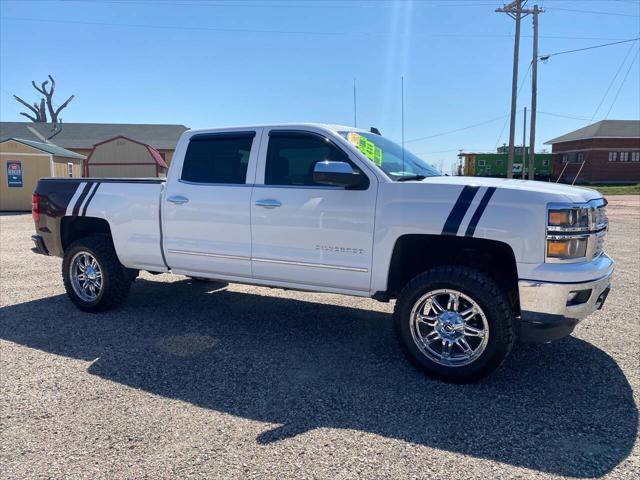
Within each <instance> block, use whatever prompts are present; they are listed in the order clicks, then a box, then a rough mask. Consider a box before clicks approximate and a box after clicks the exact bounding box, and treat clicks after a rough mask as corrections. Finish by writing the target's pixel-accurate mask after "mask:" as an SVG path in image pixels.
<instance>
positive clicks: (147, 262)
mask: <svg viewBox="0 0 640 480" xmlns="http://www.w3.org/2000/svg"><path fill="white" fill-rule="evenodd" d="M164 182H165V179H163V178H43V179H41V180H40V181H38V184H37V186H36V189H35V192H34V193H36V194H37V195H38V197H37V202H38V210H39V218H38V221H37V223H36V230H37V234H38V235H40V236H42V238H43V240H44V244H45V245H46V248H47V251H48V253H49V254H50V255H55V256H62V255H63V251H64V246H65V237H66V236H67V233H68V232H69V231H72V230H73V229H78V228H83V225H86V224H87V223H88V222H101V221H103V222H104V225H105V228H106V229H108V230H109V234H110V235H111V236H112V238H113V243H114V246H115V247H116V252H117V254H118V258H119V259H120V262H121V263H122V264H123V265H126V266H127V267H129V268H139V269H145V270H155V271H165V270H166V267H165V262H164V258H163V253H162V250H161V240H162V234H161V224H160V194H161V192H162V188H163V185H164ZM116 225H117V228H115V226H116ZM109 226H112V227H113V228H110V227H109Z"/></svg>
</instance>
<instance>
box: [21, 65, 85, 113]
mask: <svg viewBox="0 0 640 480" xmlns="http://www.w3.org/2000/svg"><path fill="white" fill-rule="evenodd" d="M48 77H49V80H45V81H44V82H42V83H41V84H40V86H38V85H36V82H35V81H32V82H31V85H33V88H35V89H36V90H37V91H38V92H40V93H41V94H42V95H44V97H43V98H41V99H40V103H38V102H34V103H33V105H29V103H27V102H25V101H24V100H23V99H21V98H20V97H18V96H17V95H14V96H13V98H15V99H16V100H17V101H18V102H20V103H21V104H22V105H24V106H25V107H27V108H28V109H29V110H30V111H31V112H32V113H33V115H30V114H29V113H26V112H20V115H24V116H25V117H27V118H28V119H29V120H31V121H32V122H47V121H51V122H52V123H58V122H59V119H58V115H59V114H60V112H61V111H62V109H63V108H65V107H66V106H67V105H69V102H70V101H71V100H73V99H74V97H75V95H71V96H70V97H69V98H67V100H66V101H65V102H64V103H63V104H62V105H60V106H59V107H58V108H54V107H53V92H54V90H55V88H56V81H55V80H54V79H53V77H52V76H51V75H48ZM49 81H51V86H50V87H49V88H48V89H47V85H48V84H49ZM47 112H48V113H49V120H47Z"/></svg>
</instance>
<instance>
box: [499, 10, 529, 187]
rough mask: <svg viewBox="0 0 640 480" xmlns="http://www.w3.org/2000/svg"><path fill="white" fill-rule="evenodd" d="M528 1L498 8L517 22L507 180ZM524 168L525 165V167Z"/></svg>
mask: <svg viewBox="0 0 640 480" xmlns="http://www.w3.org/2000/svg"><path fill="white" fill-rule="evenodd" d="M525 3H526V0H514V1H513V2H511V3H507V4H505V5H503V6H502V8H496V10H495V11H496V12H498V13H506V14H507V15H509V16H510V17H511V18H513V19H514V20H515V21H516V31H515V41H514V45H513V78H512V79H511V123H510V125H509V158H508V161H507V178H513V159H514V157H515V145H514V142H515V136H516V98H517V96H518V53H519V50H520V20H521V19H522V18H523V17H526V16H527V15H528V14H529V13H531V10H527V9H523V8H522V7H523V6H524V4H525ZM523 168H524V165H523Z"/></svg>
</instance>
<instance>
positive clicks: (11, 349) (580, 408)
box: [0, 196, 640, 479]
mask: <svg viewBox="0 0 640 480" xmlns="http://www.w3.org/2000/svg"><path fill="white" fill-rule="evenodd" d="M610 217H611V233H610V235H609V239H608V251H609V253H610V254H611V255H612V256H613V257H614V258H615V259H616V260H617V261H618V265H617V271H616V275H615V279H614V286H613V290H612V293H611V295H610V296H609V299H608V301H607V305H606V307H605V309H604V311H600V312H597V313H596V314H594V315H593V316H591V317H589V319H587V320H586V321H585V322H583V323H582V324H581V325H579V326H578V328H577V329H576V332H575V334H574V335H573V336H572V337H570V338H567V339H564V340H562V341H559V342H556V343H553V344H547V345H528V346H519V347H518V348H517V349H516V350H515V351H514V353H513V354H512V356H511V357H510V358H509V360H508V361H507V363H506V365H505V366H504V367H503V368H501V369H500V370H499V371H498V372H497V373H496V374H495V375H494V376H492V377H491V378H489V379H487V380H486V381H484V382H481V383H478V384H474V385H466V386H455V385H448V384H443V383H439V382H436V381H432V380H430V379H428V378H426V377H425V376H423V375H421V374H420V373H418V372H416V371H415V370H414V369H413V367H411V365H410V364H409V363H408V362H407V361H406V360H405V359H404V358H403V356H402V354H401V352H400V351H399V348H398V346H397V344H396V340H395V336H394V333H393V329H392V325H391V317H390V313H391V311H392V305H390V304H382V303H377V302H375V301H373V300H367V299H354V298H349V297H342V296H337V295H327V294H311V293H299V292H284V291H281V290H270V289H267V288H257V287H249V286H241V285H230V286H229V287H227V288H222V289H218V290H216V289H214V288H213V287H214V285H212V284H201V283H197V282H192V281H189V280H185V279H184V278H183V277H177V276H176V277H173V276H170V275H159V276H152V275H149V274H142V275H141V278H140V279H139V280H138V281H136V283H135V284H134V287H133V289H132V293H131V296H130V298H129V300H128V302H127V304H126V306H125V307H124V308H122V309H120V310H117V311H115V312H112V313H108V314H102V315H89V314H83V313H81V312H80V311H78V310H76V309H75V308H74V307H73V306H72V304H71V303H70V302H69V301H68V300H67V298H66V297H65V295H64V293H63V287H62V280H61V278H60V263H61V262H60V260H59V259H57V258H47V257H43V256H37V255H34V254H32V253H31V252H30V251H29V249H30V246H31V245H30V240H29V237H30V235H31V234H32V231H33V226H32V222H31V218H30V216H29V215H4V216H2V217H0V229H1V238H0V244H1V250H0V255H1V256H0V261H1V271H0V280H1V290H0V293H1V297H2V298H1V302H2V303H1V309H0V360H1V365H0V368H1V370H0V374H1V377H0V392H1V393H0V400H1V408H2V411H1V414H2V417H1V421H2V424H1V426H2V432H1V434H2V438H1V445H0V462H1V463H0V475H1V476H2V478H6V479H9V478H11V479H13V478H63V477H65V478H91V479H97V478H109V479H111V478H154V479H158V478H175V477H179V478H204V477H206V478H273V477H278V478H332V479H333V478H355V477H362V478H451V479H458V478H482V479H486V478H499V477H502V478H519V477H520V478H522V477H526V478H551V477H558V476H569V477H597V476H606V477H608V478H640V446H639V444H638V442H637V440H638V410H637V403H638V401H639V400H640V399H639V395H640V394H639V388H640V366H639V358H640V355H639V353H640V348H639V346H640V321H639V316H638V308H637V303H636V301H637V299H638V298H639V297H640V281H639V280H640V279H639V274H638V272H639V271H640V265H639V263H640V235H639V233H640V202H639V197H637V196H636V197H612V199H611V208H610ZM633 299H635V300H636V301H632V300H633Z"/></svg>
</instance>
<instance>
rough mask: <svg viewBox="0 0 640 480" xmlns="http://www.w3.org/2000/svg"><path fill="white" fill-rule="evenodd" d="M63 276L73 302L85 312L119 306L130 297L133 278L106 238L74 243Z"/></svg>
mask: <svg viewBox="0 0 640 480" xmlns="http://www.w3.org/2000/svg"><path fill="white" fill-rule="evenodd" d="M62 279H63V281H64V288H65V290H66V291H67V295H68V296H69V298H70V299H71V301H72V302H73V303H74V305H75V306H76V307H78V308H79V309H80V310H83V311H85V312H101V311H105V310H110V309H112V308H115V307H117V306H119V305H120V304H122V303H123V302H124V301H125V299H126V298H127V295H128V294H129V289H130V288H131V283H132V281H133V278H132V275H131V274H128V273H127V270H126V269H125V268H124V267H123V266H122V264H121V263H120V261H119V260H118V257H117V255H116V252H115V249H114V248H113V244H112V243H111V240H110V239H109V238H107V237H87V238H82V239H80V240H77V241H75V242H73V243H72V244H71V245H70V246H69V247H68V248H67V250H66V251H65V254H64V259H63V261H62Z"/></svg>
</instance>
